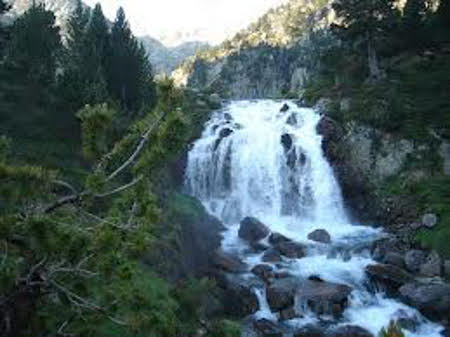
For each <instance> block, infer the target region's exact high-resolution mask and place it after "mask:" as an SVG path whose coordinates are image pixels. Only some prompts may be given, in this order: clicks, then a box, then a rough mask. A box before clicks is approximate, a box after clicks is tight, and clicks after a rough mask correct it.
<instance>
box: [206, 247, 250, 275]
mask: <svg viewBox="0 0 450 337" xmlns="http://www.w3.org/2000/svg"><path fill="white" fill-rule="evenodd" d="M214 265H215V266H216V267H218V268H219V269H221V270H224V271H226V272H229V273H242V272H244V271H246V270H247V266H246V264H245V263H244V262H242V261H241V260H240V259H239V258H238V257H236V256H233V255H229V254H226V253H224V252H221V251H218V252H217V253H216V254H215V256H214Z"/></svg>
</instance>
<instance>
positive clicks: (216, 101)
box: [209, 93, 222, 107]
mask: <svg viewBox="0 0 450 337" xmlns="http://www.w3.org/2000/svg"><path fill="white" fill-rule="evenodd" d="M209 102H210V103H211V104H212V105H213V107H220V106H221V105H222V100H221V98H220V96H219V94H216V93H213V94H211V95H209Z"/></svg>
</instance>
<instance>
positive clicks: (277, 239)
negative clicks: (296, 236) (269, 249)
mask: <svg viewBox="0 0 450 337" xmlns="http://www.w3.org/2000/svg"><path fill="white" fill-rule="evenodd" d="M290 241H292V240H291V239H288V238H287V237H285V236H284V235H282V234H280V233H272V234H270V236H269V243H270V244H271V245H273V246H276V245H278V244H280V243H282V242H290Z"/></svg>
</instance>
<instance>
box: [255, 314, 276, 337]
mask: <svg viewBox="0 0 450 337" xmlns="http://www.w3.org/2000/svg"><path fill="white" fill-rule="evenodd" d="M253 327H254V328H255V330H256V332H257V333H258V336H259V337H282V336H283V331H281V329H280V328H279V327H278V326H277V325H276V324H275V323H274V322H272V321H269V320H268V319H265V318H263V319H260V320H257V321H255V322H253Z"/></svg>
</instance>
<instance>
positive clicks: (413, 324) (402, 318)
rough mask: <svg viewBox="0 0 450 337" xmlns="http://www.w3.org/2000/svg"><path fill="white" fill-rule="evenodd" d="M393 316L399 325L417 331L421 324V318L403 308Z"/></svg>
mask: <svg viewBox="0 0 450 337" xmlns="http://www.w3.org/2000/svg"><path fill="white" fill-rule="evenodd" d="M393 316H394V320H395V322H396V323H397V325H398V326H399V327H400V328H402V329H405V330H409V331H415V330H416V329H417V327H418V326H419V325H420V318H419V317H418V316H417V315H416V314H410V313H408V312H406V311H405V310H403V309H399V310H397V311H396V312H395V313H394V315H393Z"/></svg>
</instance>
